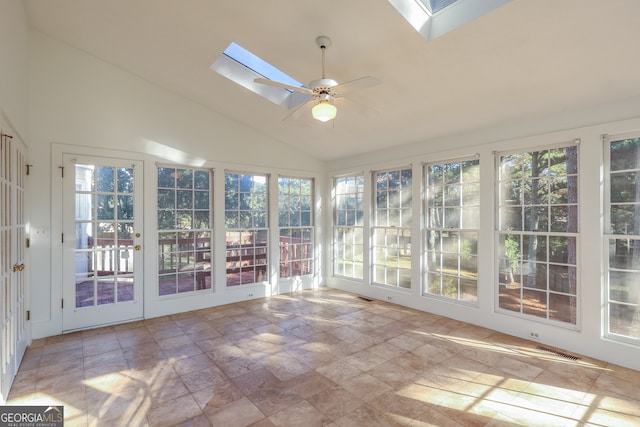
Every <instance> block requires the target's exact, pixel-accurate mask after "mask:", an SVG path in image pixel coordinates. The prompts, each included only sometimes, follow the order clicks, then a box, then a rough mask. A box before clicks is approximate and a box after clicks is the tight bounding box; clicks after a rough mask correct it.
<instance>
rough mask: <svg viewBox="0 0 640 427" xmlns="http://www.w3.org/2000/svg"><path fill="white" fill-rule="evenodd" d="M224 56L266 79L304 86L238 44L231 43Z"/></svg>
mask: <svg viewBox="0 0 640 427" xmlns="http://www.w3.org/2000/svg"><path fill="white" fill-rule="evenodd" d="M224 54H225V55H226V56H228V57H229V58H231V59H233V60H234V61H237V62H238V63H240V64H242V65H244V66H245V67H247V68H249V69H251V70H253V71H255V72H256V73H258V74H260V75H261V76H263V77H264V78H265V79H269V80H274V81H277V82H281V83H286V84H288V85H291V86H303V84H302V83H300V82H299V81H297V80H296V79H294V78H293V77H290V76H289V75H287V74H285V73H283V72H282V71H280V70H278V69H277V68H276V67H274V66H273V65H271V64H269V63H268V62H267V61H265V60H263V59H261V58H259V57H258V56H256V55H254V54H253V53H251V52H249V51H248V50H246V49H245V48H243V47H242V46H240V45H239V44H237V43H234V42H231V44H230V45H229V46H228V47H227V48H226V49H225V51H224Z"/></svg>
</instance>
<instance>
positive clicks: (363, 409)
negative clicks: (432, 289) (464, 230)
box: [7, 289, 640, 427]
mask: <svg viewBox="0 0 640 427" xmlns="http://www.w3.org/2000/svg"><path fill="white" fill-rule="evenodd" d="M7 404H9V405H40V404H42V405H46V404H60V405H64V406H65V408H66V411H65V412H66V414H67V419H66V420H65V425H70V426H76V425H77V426H85V425H90V426H93V425H96V426H102V425H106V426H114V425H127V426H146V425H180V426H211V425H213V426H227V425H228V426H233V427H236V426H237V427H243V426H251V425H253V426H254V427H274V426H287V425H305V426H312V425H324V426H328V427H345V426H358V427H361V426H367V427H370V426H373V427H375V426H395V425H402V426H411V427H424V426H432V425H437V426H460V425H463V426H476V425H477V426H485V425H486V426H513V425H527V426H529V425H541V426H547V425H568V426H575V425H586V426H589V425H593V426H599V427H602V426H603V425H607V426H609V425H611V426H613V425H615V426H616V427H617V426H625V425H630V426H631V425H633V426H635V425H640V409H639V408H640V373H639V372H637V371H633V370H630V369H625V368H621V367H619V366H615V365H611V364H608V363H604V362H602V361H598V360H594V359H590V358H586V357H579V359H578V360H575V361H573V360H567V359H566V358H562V357H559V356H557V355H555V354H553V353H550V352H548V351H546V350H544V349H540V348H539V346H538V343H535V342H529V341H526V340H523V339H520V338H516V337H510V336H508V335H505V334H501V333H496V332H492V331H490V330H488V329H485V328H481V327H477V326H474V325H468V324H464V323H462V322H458V321H454V320H451V319H447V318H443V317H439V316H436V315H433V314H429V313H423V312H419V311H415V310H411V309H408V308H404V307H398V306H394V305H391V304H387V303H386V302H382V301H371V302H365V301H363V300H361V299H359V298H358V297H357V296H356V295H353V294H349V293H346V292H341V291H337V290H333V289H322V290H314V291H301V292H298V293H295V294H289V295H280V296H275V297H271V298H264V299H260V300H254V301H245V302H241V303H237V304H229V305H227V306H223V307H213V308H207V309H204V310H198V311H193V312H188V313H180V314H177V315H172V316H164V317H159V318H155V319H149V320H144V321H137V322H132V323H130V324H123V325H117V326H113V327H105V328H97V329H94V330H89V331H81V332H76V333H71V334H65V335H61V336H56V337H49V338H45V339H39V340H34V341H33V343H32V345H31V346H30V347H29V348H28V349H27V352H26V354H25V357H24V359H23V361H22V365H21V367H20V370H19V372H18V374H17V376H16V378H15V381H14V385H13V388H12V390H11V392H10V394H9V397H8V401H7Z"/></svg>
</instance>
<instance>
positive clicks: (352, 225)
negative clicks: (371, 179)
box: [333, 175, 364, 279]
mask: <svg viewBox="0 0 640 427" xmlns="http://www.w3.org/2000/svg"><path fill="white" fill-rule="evenodd" d="M333 192H334V227H333V229H334V234H333V235H334V237H333V239H334V242H333V273H334V274H335V275H337V276H344V277H349V278H353V279H362V278H363V246H364V240H363V231H364V230H363V224H362V219H363V216H364V206H363V204H364V176H363V175H354V176H346V177H339V178H334V181H333Z"/></svg>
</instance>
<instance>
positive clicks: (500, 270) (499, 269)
mask: <svg viewBox="0 0 640 427" xmlns="http://www.w3.org/2000/svg"><path fill="white" fill-rule="evenodd" d="M579 142H580V141H579V140H574V141H569V142H564V143H558V144H552V145H544V146H534V147H525V148H521V149H517V150H510V151H502V152H497V153H495V174H496V177H495V191H496V201H495V205H494V206H495V209H496V214H495V219H496V224H495V232H494V235H495V242H494V243H495V251H496V252H495V261H496V274H497V276H496V282H495V288H494V289H495V292H494V297H495V311H496V312H497V313H501V314H506V315H509V316H513V317H520V318H526V319H528V320H535V321H538V322H542V323H548V324H552V325H556V326H560V327H563V328H566V329H573V330H578V329H579V327H580V320H581V310H580V295H581V289H580V268H579V267H580V254H579V253H578V248H579V247H580V220H581V214H580V204H579V200H580V199H579V193H580V188H579V187H580V186H579V178H580V146H579ZM571 146H576V149H577V153H576V156H577V158H576V160H577V165H576V173H575V174H567V175H571V176H574V175H575V179H576V185H578V188H577V190H576V197H577V198H578V200H576V202H575V203H569V202H566V203H564V204H559V205H560V206H563V205H567V206H569V205H575V206H576V209H577V218H578V219H577V223H576V231H575V232H562V231H551V230H550V227H551V225H549V228H548V230H547V231H531V230H525V227H524V219H523V226H522V227H521V230H513V231H511V232H510V231H507V230H502V229H501V226H502V224H501V222H502V218H501V215H502V214H501V210H500V207H501V206H502V205H501V201H502V197H503V194H502V186H501V184H502V182H503V181H504V180H502V179H501V173H500V166H501V162H500V159H501V157H503V156H508V155H512V154H524V153H532V152H540V151H545V150H554V149H562V148H567V147H571ZM521 203H522V204H521V205H514V206H522V207H523V208H524V207H526V206H527V204H526V203H524V202H521ZM505 206H507V205H505ZM545 206H546V208H547V209H548V211H549V212H550V210H551V207H552V206H554V205H553V204H551V203H547V204H546V205H545ZM548 221H549V224H551V221H552V218H551V215H549V218H548ZM508 234H512V235H518V236H519V237H520V239H523V237H524V236H540V237H544V238H546V239H547V242H548V241H549V239H550V238H553V237H567V238H573V239H575V258H576V259H575V264H571V263H570V262H569V260H568V261H567V263H559V262H552V261H550V249H549V245H547V259H546V261H544V262H538V261H537V260H535V261H527V260H525V258H524V254H521V255H520V257H519V259H518V261H519V263H521V264H522V266H521V267H519V268H520V269H521V271H519V273H520V274H521V275H524V273H525V271H524V269H525V268H526V266H525V265H524V264H525V261H527V263H529V262H535V263H539V264H544V265H546V266H547V267H548V266H550V265H560V266H567V267H568V268H569V267H572V266H573V267H574V268H575V275H576V278H575V280H576V293H575V295H571V294H569V293H563V292H558V291H552V290H550V289H549V277H550V270H549V269H547V289H546V291H545V290H542V291H541V292H545V293H546V297H547V298H546V316H545V317H542V316H537V315H534V314H527V313H524V309H523V307H524V305H523V304H522V301H523V298H524V297H523V292H524V290H525V289H527V288H526V287H525V286H522V285H521V286H520V287H519V289H520V311H515V310H509V309H506V308H501V307H500V286H501V281H502V277H501V275H504V274H506V273H505V271H504V270H505V268H504V266H503V265H502V264H504V263H505V259H506V256H505V255H503V254H501V253H500V249H501V245H500V236H501V235H508ZM521 241H522V240H521ZM521 277H524V276H521ZM507 289H508V288H507ZM528 289H532V290H536V289H535V288H528ZM536 291H538V290H536ZM551 294H559V295H565V294H566V295H568V296H569V297H574V298H575V310H576V312H575V323H572V322H570V321H563V320H556V319H550V318H549V312H550V310H551V308H550V295H551Z"/></svg>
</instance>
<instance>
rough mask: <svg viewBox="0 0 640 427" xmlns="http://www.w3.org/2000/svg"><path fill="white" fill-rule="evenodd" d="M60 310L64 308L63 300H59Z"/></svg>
mask: <svg viewBox="0 0 640 427" xmlns="http://www.w3.org/2000/svg"><path fill="white" fill-rule="evenodd" d="M60 308H64V298H62V299H61V300H60Z"/></svg>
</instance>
